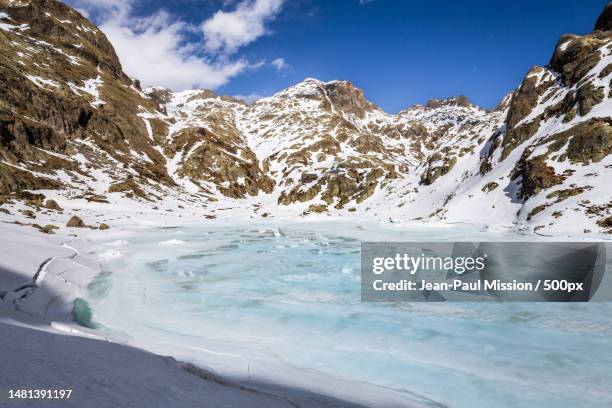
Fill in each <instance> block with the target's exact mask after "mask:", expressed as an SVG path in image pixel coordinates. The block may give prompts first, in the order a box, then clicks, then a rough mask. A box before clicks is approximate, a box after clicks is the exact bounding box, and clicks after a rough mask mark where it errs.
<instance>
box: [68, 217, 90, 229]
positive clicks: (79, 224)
mask: <svg viewBox="0 0 612 408" xmlns="http://www.w3.org/2000/svg"><path fill="white" fill-rule="evenodd" d="M66 227H68V228H85V227H87V225H85V223H84V222H83V220H82V219H80V218H79V217H77V216H76V215H73V216H72V217H71V218H70V219H69V220H68V222H67V223H66Z"/></svg>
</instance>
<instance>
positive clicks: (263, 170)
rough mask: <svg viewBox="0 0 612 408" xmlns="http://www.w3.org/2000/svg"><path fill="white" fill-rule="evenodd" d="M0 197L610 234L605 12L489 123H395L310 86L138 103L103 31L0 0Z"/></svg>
mask: <svg viewBox="0 0 612 408" xmlns="http://www.w3.org/2000/svg"><path fill="white" fill-rule="evenodd" d="M0 58H1V60H0V91H1V92H0V136H1V138H0V157H1V161H0V194H3V195H4V196H5V197H6V198H4V199H0V203H1V202H2V201H7V200H9V199H15V198H19V197H25V198H26V199H28V200H30V204H31V205H32V206H34V207H36V206H37V205H40V202H39V201H38V202H37V201H35V200H34V201H32V200H31V195H29V194H25V195H24V193H23V191H25V190H36V191H37V190H42V191H49V190H59V191H60V194H61V195H63V196H64V197H66V198H67V199H86V200H88V201H95V202H98V203H100V202H101V203H104V202H109V203H113V202H117V200H123V199H129V200H137V201H141V202H144V203H147V205H150V206H151V207H163V203H164V201H165V200H167V199H168V197H172V198H173V199H175V200H178V201H180V202H183V203H184V205H185V206H190V208H196V209H202V210H205V212H206V213H207V214H208V215H209V216H210V217H214V216H215V215H211V214H214V213H218V211H220V210H222V209H228V208H234V209H236V208H240V209H242V210H248V211H249V212H251V213H252V214H253V216H268V215H274V214H277V213H278V214H281V213H282V214H292V215H308V214H312V213H329V214H334V215H346V216H349V215H358V216H372V217H379V218H380V217H384V218H389V217H390V218H391V219H393V220H399V221H402V222H404V221H405V222H408V221H418V222H469V223H481V224H487V225H500V226H512V225H514V226H515V228H518V229H521V230H526V231H535V232H539V233H546V234H559V233H562V232H571V233H574V234H583V233H586V234H589V233H601V232H610V231H612V218H611V215H610V210H611V207H612V190H611V189H610V184H609V182H608V180H607V179H608V178H609V176H610V175H612V171H611V169H612V156H611V155H610V153H611V152H612V6H608V7H607V8H606V9H605V10H604V12H603V14H602V15H601V16H600V18H599V19H598V21H597V23H596V27H595V31H594V32H593V33H591V34H588V35H584V36H579V35H564V36H562V37H561V38H560V40H559V43H558V44H557V46H556V48H555V51H554V55H553V57H552V59H551V62H550V64H549V65H548V66H546V67H534V68H532V69H531V70H530V71H529V73H528V74H527V75H526V77H525V79H524V80H523V83H522V84H521V85H520V86H519V88H518V89H516V90H515V91H514V92H512V93H511V94H509V95H508V96H507V97H506V98H504V100H503V101H502V102H501V103H500V104H499V106H498V107H497V108H495V109H494V110H491V111H485V110H484V109H481V108H479V107H477V106H475V105H473V104H472V103H471V102H470V101H469V100H468V99H467V98H465V97H457V98H449V99H445V100H431V101H429V102H428V103H427V104H426V105H424V106H423V105H416V106H413V107H411V108H408V109H406V110H404V111H402V112H400V113H399V114H397V115H391V114H388V113H386V112H384V111H382V110H381V109H380V108H379V107H377V106H376V105H374V104H372V103H371V102H369V101H368V100H367V99H366V98H365V96H364V94H363V92H362V91H361V90H359V89H358V88H356V87H355V86H353V85H352V84H351V83H350V82H346V81H331V82H321V81H318V80H316V79H312V78H308V79H306V80H304V81H302V82H301V83H299V84H297V85H295V86H293V87H290V88H288V89H285V90H283V91H281V92H279V93H277V94H275V95H273V96H271V97H268V98H264V99H261V100H258V101H256V102H254V103H252V104H247V103H245V102H244V101H241V100H238V99H235V98H232V97H228V96H218V95H216V94H215V93H214V92H212V91H210V90H191V91H184V92H172V91H170V90H168V89H164V88H159V87H154V88H148V89H146V90H144V91H143V90H141V89H140V85H139V83H138V81H137V80H133V79H131V78H129V77H128V76H127V75H125V74H124V73H123V71H122V69H121V64H120V62H119V60H118V58H117V56H116V54H115V52H114V50H113V48H112V46H111V44H110V43H109V42H108V40H107V39H106V37H105V36H104V34H103V33H102V32H101V31H99V30H98V29H97V28H96V27H95V26H94V25H93V24H92V23H91V22H89V21H87V20H86V19H85V18H84V17H82V16H81V15H80V14H79V13H78V12H76V11H75V10H73V9H71V8H69V7H67V6H65V5H63V4H62V3H60V2H57V1H55V0H30V1H27V0H20V1H17V0H0Z"/></svg>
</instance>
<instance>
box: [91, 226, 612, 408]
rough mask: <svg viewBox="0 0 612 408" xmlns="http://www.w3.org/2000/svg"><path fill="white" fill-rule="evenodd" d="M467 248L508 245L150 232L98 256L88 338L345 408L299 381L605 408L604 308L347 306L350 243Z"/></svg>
mask: <svg viewBox="0 0 612 408" xmlns="http://www.w3.org/2000/svg"><path fill="white" fill-rule="evenodd" d="M364 231H365V232H364ZM364 234H366V235H364ZM468 237H469V240H472V241H473V240H485V239H487V240H510V239H516V236H508V235H501V234H497V235H493V234H492V233H486V232H479V231H475V230H474V229H473V228H471V227H465V228H462V227H458V226H455V227H453V228H452V229H450V228H427V229H426V228H421V229H419V228H412V229H410V230H401V229H392V228H385V229H384V230H383V229H376V228H371V227H365V226H362V227H360V226H358V225H355V224H353V225H352V226H344V227H343V226H333V227H331V226H329V225H321V224H300V225H273V226H271V225H263V226H256V225H250V226H245V227H238V226H233V227H230V226H224V227H222V226H217V227H214V226H209V227H184V228H176V229H151V230H150V231H148V232H147V233H146V234H142V233H139V234H138V235H134V236H133V237H130V238H129V239H128V240H124V241H121V252H122V255H123V256H122V257H121V258H109V257H106V256H105V254H107V253H108V251H109V249H110V248H113V247H116V246H117V241H116V238H113V239H114V240H115V241H114V242H109V243H108V245H106V244H103V243H102V244H99V247H98V248H97V249H96V252H97V253H99V254H101V255H102V258H101V259H103V260H104V262H105V263H104V268H105V272H104V275H101V276H100V277H99V278H98V279H97V280H96V281H95V283H92V284H91V285H90V288H89V289H90V295H89V297H88V298H87V299H86V300H87V301H88V302H89V304H90V305H91V308H92V310H93V320H94V322H95V323H97V324H99V325H101V327H102V329H101V330H103V331H104V330H106V331H107V332H108V333H111V334H112V333H121V334H122V335H126V336H127V337H128V338H129V339H130V342H131V343H133V344H137V345H141V346H143V347H145V348H147V349H150V350H152V351H154V352H159V353H162V352H163V353H167V354H172V355H175V356H177V357H179V358H181V359H184V360H189V361H194V362H196V363H199V364H201V365H204V366H206V367H210V368H212V369H214V370H216V371H218V372H220V373H223V374H227V375H230V376H231V377H235V378H237V379H241V380H242V381H247V382H248V381H253V382H256V381H264V380H269V381H271V382H279V380H282V382H283V383H287V382H289V383H290V384H289V385H295V386H301V387H304V388H307V389H312V390H314V391H321V392H325V393H327V394H332V395H333V392H336V393H337V395H335V396H338V397H342V395H341V393H342V391H341V390H338V389H333V388H334V387H333V384H334V383H333V382H330V383H329V384H332V385H329V384H328V385H326V384H325V383H324V382H322V381H318V382H317V381H314V380H313V381H311V380H309V378H311V377H309V376H308V375H306V374H305V373H309V375H311V374H312V373H320V374H321V375H324V376H329V378H335V379H342V380H347V381H350V382H356V383H358V384H372V385H375V386H380V387H385V388H386V389H388V390H394V391H396V392H400V393H402V394H403V395H405V397H406V400H411V399H414V400H418V401H420V402H423V401H425V402H427V403H431V404H434V403H441V404H444V405H447V406H452V407H470V408H471V407H474V406H504V407H515V406H516V407H519V406H537V407H599V406H601V407H608V406H609V405H610V403H611V402H612V391H611V390H610V387H609V384H610V383H612V342H610V340H609V339H610V335H611V334H612V313H611V312H612V305H609V304H605V303H597V304H535V303H530V304H519V303H513V304H470V303H461V304H364V303H360V280H359V270H360V269H359V267H360V265H359V245H360V240H361V239H368V240H403V241H410V240H422V241H434V240H465V239H466V238H468ZM177 243H180V245H176V244H177ZM172 244H175V245H172ZM296 370H297V371H298V372H300V373H301V375H299V376H298V375H288V374H287V373H293V374H295V372H296ZM308 381H311V382H310V383H308ZM326 387H327V388H326ZM336 388H339V387H336ZM346 392H347V391H346V390H345V393H346ZM350 392H354V390H353V391H350ZM338 393H340V395H338ZM502 402H503V403H502ZM370 403H371V401H370Z"/></svg>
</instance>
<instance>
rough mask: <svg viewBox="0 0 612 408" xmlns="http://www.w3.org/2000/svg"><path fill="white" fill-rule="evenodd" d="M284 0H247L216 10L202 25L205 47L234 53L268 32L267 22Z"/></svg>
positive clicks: (210, 49) (220, 51)
mask: <svg viewBox="0 0 612 408" xmlns="http://www.w3.org/2000/svg"><path fill="white" fill-rule="evenodd" d="M283 1H284V0H244V1H242V2H240V3H239V4H238V5H237V6H236V9H235V10H233V11H230V12H225V11H222V10H219V11H217V12H216V13H215V14H214V15H213V16H212V17H211V18H209V19H208V20H206V21H204V22H203V23H202V25H201V28H202V32H203V33H204V37H205V46H206V49H207V50H208V51H210V52H213V53H224V54H227V55H229V54H232V53H234V52H235V51H236V50H237V49H238V48H240V47H242V46H245V45H247V44H250V43H251V42H253V41H255V40H256V39H257V38H259V37H261V36H262V35H264V34H266V33H267V32H268V31H267V28H266V23H267V22H268V21H270V20H271V19H273V18H274V17H275V16H276V15H277V14H278V13H279V12H280V10H281V7H282V5H283Z"/></svg>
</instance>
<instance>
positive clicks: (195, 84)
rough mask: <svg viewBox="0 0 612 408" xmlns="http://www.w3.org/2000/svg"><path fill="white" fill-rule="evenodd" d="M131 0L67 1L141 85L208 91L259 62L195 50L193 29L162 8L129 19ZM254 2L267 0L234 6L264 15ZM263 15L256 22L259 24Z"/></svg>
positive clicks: (197, 42) (263, 9) (198, 41)
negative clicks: (89, 18) (91, 23)
mask: <svg viewBox="0 0 612 408" xmlns="http://www.w3.org/2000/svg"><path fill="white" fill-rule="evenodd" d="M281 1H282V0H274V1H273V2H279V3H280V2H281ZM133 2H134V0H72V4H73V5H75V6H77V7H79V8H81V9H82V10H84V11H86V12H88V13H89V14H90V15H92V16H93V17H94V19H95V20H96V22H97V23H98V26H99V27H100V29H101V30H102V31H103V32H104V33H105V34H106V36H107V37H108V39H109V40H110V42H111V43H112V44H113V46H114V47H115V50H116V52H117V55H118V56H119V59H120V61H121V64H122V66H123V70H124V71H125V72H126V73H127V74H128V75H130V76H132V77H135V78H137V79H139V80H140V81H141V83H142V85H143V86H152V85H161V86H165V87H168V88H171V89H174V90H183V89H191V88H213V89H214V88H217V87H219V86H221V85H223V84H225V83H227V82H228V81H229V80H230V79H231V78H232V77H234V76H236V75H238V74H240V73H242V72H244V71H245V70H249V69H256V68H258V67H260V66H262V65H263V64H264V63H265V62H264V61H260V62H257V63H254V64H251V63H249V62H248V61H246V60H244V59H240V58H234V59H230V58H228V57H227V55H216V56H210V55H209V56H206V55H205V54H203V53H202V52H199V51H203V49H202V48H203V47H202V42H203V41H204V38H202V31H200V30H199V29H198V27H194V26H192V25H190V24H187V23H185V22H183V21H181V20H177V19H176V18H173V17H172V16H171V15H169V14H168V13H166V12H163V11H158V12H156V13H154V14H152V15H149V16H145V17H135V16H134V15H133V13H132V5H133ZM260 2H261V3H270V1H262V0H259V1H257V2H255V3H252V4H251V3H248V4H247V3H245V2H242V3H240V4H239V5H238V6H237V10H238V9H241V10H242V9H244V8H245V7H246V9H249V7H251V8H252V9H253V10H252V11H253V12H254V13H255V14H256V15H258V16H262V15H266V10H270V9H269V8H267V7H264V6H263V5H261V4H260V5H257V3H260ZM278 7H280V6H278ZM217 14H218V13H217ZM217 14H215V15H217ZM267 15H269V14H267ZM213 18H214V16H213ZM270 18H271V16H270ZM266 19H267V18H264V19H263V20H261V21H262V24H263V21H264V20H266ZM262 27H263V25H262ZM194 34H195V35H194ZM198 34H199V35H198ZM198 37H200V38H199V39H198ZM206 41H208V39H206Z"/></svg>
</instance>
